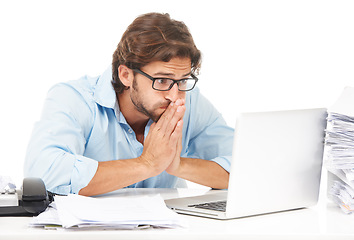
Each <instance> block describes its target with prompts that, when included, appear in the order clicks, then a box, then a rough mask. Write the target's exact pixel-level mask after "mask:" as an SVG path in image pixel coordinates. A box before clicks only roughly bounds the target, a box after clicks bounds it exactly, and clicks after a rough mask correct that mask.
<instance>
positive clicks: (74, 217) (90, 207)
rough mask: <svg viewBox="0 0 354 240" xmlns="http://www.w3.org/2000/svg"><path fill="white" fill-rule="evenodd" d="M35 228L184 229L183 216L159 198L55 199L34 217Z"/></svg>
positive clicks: (72, 197) (72, 196)
mask: <svg viewBox="0 0 354 240" xmlns="http://www.w3.org/2000/svg"><path fill="white" fill-rule="evenodd" d="M30 225H31V226H33V227H45V228H64V229H81V230H82V229H135V228H146V227H151V226H152V227H159V228H176V227H184V226H185V223H184V222H183V221H182V218H181V216H179V215H177V214H176V213H175V212H173V211H171V210H170V209H168V208H167V207H166V205H165V202H164V200H163V199H162V197H161V196H160V195H155V196H143V197H116V198H91V197H83V196H79V195H74V194H71V195H68V196H55V197H54V204H52V205H51V206H50V207H49V208H48V209H47V210H46V211H45V212H43V213H41V214H40V215H38V216H37V217H34V218H33V220H32V222H31V224H30Z"/></svg>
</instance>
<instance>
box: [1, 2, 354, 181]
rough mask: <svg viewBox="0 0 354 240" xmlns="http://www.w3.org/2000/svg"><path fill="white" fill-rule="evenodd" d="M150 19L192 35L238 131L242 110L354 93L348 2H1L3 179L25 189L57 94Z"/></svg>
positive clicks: (203, 78)
mask: <svg viewBox="0 0 354 240" xmlns="http://www.w3.org/2000/svg"><path fill="white" fill-rule="evenodd" d="M151 11H156V12H167V13H170V15H171V17H172V18H174V19H176V20H182V21H184V22H185V23H186V25H187V26H188V27H189V29H190V31H191V33H192V35H193V36H194V39H195V42H196V45H197V47H198V48H199V49H200V50H201V51H202V53H203V65H202V71H201V75H200V76H199V78H200V81H199V82H198V86H199V88H200V89H201V91H202V93H203V94H204V95H206V96H207V98H209V99H210V101H211V102H212V103H213V104H214V105H215V106H216V107H217V108H218V109H219V111H220V112H221V113H222V114H223V115H224V117H225V119H226V121H227V123H228V124H229V125H231V126H233V125H234V121H235V119H236V116H237V113H238V112H242V111H265V110H280V109H294V108H310V107H329V106H331V105H332V104H333V103H334V101H335V100H336V99H337V98H338V96H339V95H340V93H341V92H342V90H343V88H344V87H345V86H347V85H348V86H350V85H351V86H354V84H353V80H354V44H353V43H354V14H353V13H354V2H353V1H349V0H348V1H342V0H333V1H326V0H320V1H314V0H294V1H287V0H278V1H275V0H260V1H254V0H244V1H231V0H218V1H215V0H214V1H208V0H188V1H184V0H178V1H177V0H176V1H164V0H161V1H155V0H148V1H143V0H142V1H137V0H126V1H118V0H116V1H104V0H100V1H88V0H86V1H74V0H70V1H65V0H62V1H48V0H46V1H35V0H32V1H2V0H0V78H1V79H0V82H1V84H0V109H1V115H0V140H1V142H0V175H8V176H11V177H12V178H13V179H14V180H15V182H16V183H17V184H20V183H21V181H22V177H23V161H24V156H25V152H26V147H27V143H28V141H29V137H30V134H31V131H32V127H33V124H34V123H35V122H36V121H37V120H38V119H39V117H40V112H41V108H42V104H43V101H44V98H45V96H46V93H47V91H48V89H49V88H50V87H51V86H52V85H53V84H55V83H58V82H62V81H68V80H72V79H77V78H79V77H80V76H82V75H85V74H88V75H91V76H95V75H99V74H101V73H102V72H103V71H104V70H105V69H106V68H107V67H108V66H109V65H110V62H111V56H112V53H113V51H114V50H115V48H116V46H117V44H118V42H119V40H120V38H121V35H122V33H123V32H124V31H125V29H126V27H127V26H128V25H129V24H130V23H131V22H132V21H133V20H134V19H135V18H136V17H137V16H138V15H140V14H143V13H147V12H151ZM353 107H354V103H353Z"/></svg>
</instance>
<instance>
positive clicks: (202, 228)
mask: <svg viewBox="0 0 354 240" xmlns="http://www.w3.org/2000/svg"><path fill="white" fill-rule="evenodd" d="M205 191H206V190H202V189H197V190H193V189H124V190H118V191H116V192H114V193H111V194H109V195H108V196H109V197H112V196H128V195H142V194H155V193H160V194H161V195H162V197H164V198H165V199H168V198H173V197H177V196H189V195H198V194H201V193H204V192H205ZM182 216H183V217H184V218H185V219H187V221H188V222H189V227H188V228H186V229H147V230H133V231H130V230H121V231H118V230H110V231H79V232H68V231H55V230H44V229H33V228H29V227H28V223H29V221H30V219H31V218H30V217H0V239H1V240H2V239H21V240H24V239H35V240H40V239H45V240H48V239H65V240H69V239H75V240H77V239H85V240H88V239H130V240H132V239H163V240H166V239H180V240H187V239H218V240H219V239H272V240H273V239H274V240H277V239H279V240H280V239H281V240H284V239H336V240H339V239H354V216H350V215H349V216H348V215H345V214H343V213H342V212H341V210H340V209H339V208H337V207H336V206H335V205H334V204H332V203H328V202H327V201H326V199H324V200H322V201H320V202H319V204H318V205H317V206H316V207H313V208H309V209H301V210H296V211H288V212H282V213H276V214H268V215H262V216H256V217H248V218H242V219H234V220H212V219H207V218H199V217H192V216H186V215H182Z"/></svg>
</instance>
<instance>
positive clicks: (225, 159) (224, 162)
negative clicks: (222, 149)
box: [211, 156, 232, 172]
mask: <svg viewBox="0 0 354 240" xmlns="http://www.w3.org/2000/svg"><path fill="white" fill-rule="evenodd" d="M231 159H232V157H231V156H222V157H217V158H214V159H212V160H211V161H213V162H216V163H217V164H219V165H220V166H221V167H222V168H223V169H225V170H226V171H227V172H230V168H231Z"/></svg>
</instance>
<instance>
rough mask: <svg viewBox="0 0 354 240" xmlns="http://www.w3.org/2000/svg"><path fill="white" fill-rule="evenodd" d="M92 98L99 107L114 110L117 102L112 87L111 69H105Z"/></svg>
mask: <svg viewBox="0 0 354 240" xmlns="http://www.w3.org/2000/svg"><path fill="white" fill-rule="evenodd" d="M93 97H94V99H95V101H96V102H97V103H98V104H99V105H101V106H103V107H106V108H112V109H114V107H115V105H116V102H117V100H116V92H115V91H114V89H113V86H112V67H109V68H107V69H106V71H104V72H103V74H102V75H101V76H100V77H99V78H98V80H97V83H96V87H95V90H94V93H93Z"/></svg>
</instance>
